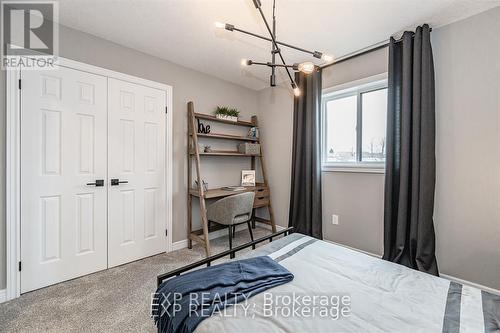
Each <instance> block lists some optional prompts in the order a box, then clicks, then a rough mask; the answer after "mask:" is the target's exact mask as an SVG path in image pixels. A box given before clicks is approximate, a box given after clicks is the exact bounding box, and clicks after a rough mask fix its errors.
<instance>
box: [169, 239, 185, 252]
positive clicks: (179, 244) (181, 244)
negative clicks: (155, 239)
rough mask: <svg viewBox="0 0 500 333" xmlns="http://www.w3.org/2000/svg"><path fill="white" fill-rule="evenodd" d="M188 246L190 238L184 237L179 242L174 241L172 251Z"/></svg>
mask: <svg viewBox="0 0 500 333" xmlns="http://www.w3.org/2000/svg"><path fill="white" fill-rule="evenodd" d="M187 246H188V240H187V239H183V240H181V241H178V242H174V243H172V251H177V250H182V249H184V248H186V247H187Z"/></svg>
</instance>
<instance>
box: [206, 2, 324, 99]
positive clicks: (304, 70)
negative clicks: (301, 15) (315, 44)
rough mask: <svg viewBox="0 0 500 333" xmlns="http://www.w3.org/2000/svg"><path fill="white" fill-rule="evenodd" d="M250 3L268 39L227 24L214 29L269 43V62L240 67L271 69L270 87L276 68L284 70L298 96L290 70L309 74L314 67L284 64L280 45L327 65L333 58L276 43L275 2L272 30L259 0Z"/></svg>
mask: <svg viewBox="0 0 500 333" xmlns="http://www.w3.org/2000/svg"><path fill="white" fill-rule="evenodd" d="M252 1H253V4H254V5H255V8H256V9H257V10H258V11H259V13H260V16H261V17H262V20H263V21H264V24H265V25H266V29H267V31H268V32H269V36H270V38H268V37H264V36H260V35H258V34H255V33H253V32H249V31H245V30H242V29H239V28H237V27H235V26H234V25H232V24H229V23H221V22H215V27H216V28H219V29H226V30H228V31H238V32H241V33H243V34H246V35H250V36H253V37H257V38H260V39H264V40H267V41H269V42H271V46H272V48H271V62H257V61H252V60H247V59H242V60H241V65H242V66H250V65H262V66H268V67H271V76H270V79H269V81H270V86H271V87H274V86H276V68H277V67H283V68H285V70H286V73H287V75H288V78H289V79H290V85H291V87H292V89H293V93H294V95H295V96H300V89H299V88H298V87H297V84H296V83H295V81H294V79H293V77H292V75H291V74H290V68H291V69H292V70H295V71H300V72H302V73H304V74H311V73H312V72H313V71H314V69H315V65H314V63H312V62H311V61H305V62H302V63H300V64H293V65H287V64H286V62H285V59H284V58H283V55H282V54H281V49H280V47H279V46H280V45H281V46H285V47H288V48H291V49H294V50H298V51H301V52H305V53H309V54H311V55H312V56H313V57H315V58H317V59H321V60H323V61H325V62H327V63H328V62H332V61H333V57H332V56H330V55H328V54H324V53H322V52H319V51H309V50H306V49H303V48H301V47H297V46H293V45H290V44H288V43H283V42H280V41H277V40H276V15H275V14H276V0H273V21H272V29H271V27H270V26H269V23H268V22H267V19H266V17H265V15H264V13H263V11H262V8H261V7H262V4H261V2H260V0H252ZM276 55H278V56H279V58H280V61H281V63H276Z"/></svg>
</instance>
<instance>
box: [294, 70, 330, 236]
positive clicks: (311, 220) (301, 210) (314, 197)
mask: <svg viewBox="0 0 500 333" xmlns="http://www.w3.org/2000/svg"><path fill="white" fill-rule="evenodd" d="M295 80H296V82H297V85H298V87H299V88H300V91H301V95H300V96H299V97H295V100H294V110H293V148H292V149H293V154H292V189H291V197H290V219H289V222H288V224H289V226H291V227H294V230H295V232H300V233H302V234H305V235H309V236H312V237H315V238H319V239H322V238H323V231H322V206H321V70H319V71H314V72H313V73H311V74H309V75H305V74H303V73H300V72H299V73H297V74H296V75H295Z"/></svg>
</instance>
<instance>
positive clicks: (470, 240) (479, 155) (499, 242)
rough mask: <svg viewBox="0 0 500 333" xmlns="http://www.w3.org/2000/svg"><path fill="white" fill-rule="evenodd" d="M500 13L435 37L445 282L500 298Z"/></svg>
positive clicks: (440, 255)
mask: <svg viewBox="0 0 500 333" xmlns="http://www.w3.org/2000/svg"><path fill="white" fill-rule="evenodd" d="M499 32H500V8H496V9H492V10H490V11H487V12H485V13H482V14H480V15H477V16H474V17H471V18H469V19H467V20H464V21H460V22H457V23H454V24H451V25H448V26H445V27H443V28H440V29H436V30H434V32H432V45H433V50H434V61H435V71H436V96H437V98H436V103H437V105H436V126H437V130H436V133H437V137H436V155H437V182H436V205H435V212H434V220H435V226H436V233H437V236H436V237H437V240H438V242H437V259H438V265H439V268H440V271H441V272H442V273H443V274H449V275H453V276H455V277H459V278H463V279H466V280H469V281H474V282H477V283H480V284H483V285H486V286H490V287H493V288H496V289H498V290H500V39H499V37H498V33H499Z"/></svg>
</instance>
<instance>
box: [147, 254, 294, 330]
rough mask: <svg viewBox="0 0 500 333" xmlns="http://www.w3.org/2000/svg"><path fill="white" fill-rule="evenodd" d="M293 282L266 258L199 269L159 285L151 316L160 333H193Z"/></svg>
mask: <svg viewBox="0 0 500 333" xmlns="http://www.w3.org/2000/svg"><path fill="white" fill-rule="evenodd" d="M292 280H293V274H292V273H290V272H289V271H288V270H287V269H286V268H284V267H283V266H281V265H280V264H278V263H277V262H276V261H274V260H273V259H271V258H269V257H268V256H262V257H255V258H250V259H244V260H238V261H231V262H227V263H224V264H220V265H216V266H212V267H206V268H202V269H199V270H196V271H193V272H189V273H186V274H183V275H181V276H177V277H175V278H172V279H170V280H167V281H165V282H164V283H162V284H161V285H160V287H158V290H157V291H156V296H155V301H154V302H153V306H152V316H153V318H154V320H155V323H156V325H157V326H158V328H159V331H160V332H162V333H180V332H182V333H188V332H193V331H194V330H195V329H196V326H198V324H199V323H200V322H201V321H203V320H204V319H206V318H209V317H210V316H211V315H212V314H213V313H214V312H217V311H220V310H223V309H225V308H226V307H227V306H231V305H234V304H236V303H238V302H241V301H243V300H245V299H248V298H249V297H251V296H253V295H256V294H259V293H261V292H263V291H265V290H267V289H269V288H273V287H276V286H279V285H282V284H285V283H287V282H290V281H292Z"/></svg>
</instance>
